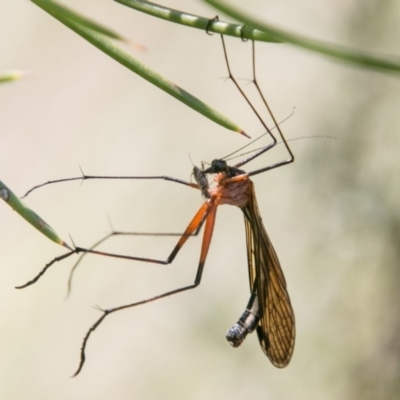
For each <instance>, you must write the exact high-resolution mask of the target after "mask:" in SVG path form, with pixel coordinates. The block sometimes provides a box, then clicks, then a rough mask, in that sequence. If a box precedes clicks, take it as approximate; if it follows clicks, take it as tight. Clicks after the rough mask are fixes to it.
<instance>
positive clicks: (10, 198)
mask: <svg viewBox="0 0 400 400" xmlns="http://www.w3.org/2000/svg"><path fill="white" fill-rule="evenodd" d="M0 198H1V199H2V200H4V201H5V202H6V203H7V204H8V205H9V206H10V207H11V208H12V209H13V210H14V211H15V212H17V213H18V214H19V215H20V216H21V217H22V218H24V219H25V220H26V221H28V222H29V223H30V224H31V225H33V226H34V227H35V228H36V229H37V230H38V231H40V232H41V233H42V234H43V235H45V236H46V237H48V238H49V239H50V240H52V241H53V242H56V243H57V244H60V245H61V246H64V247H66V248H68V249H69V248H70V247H69V246H68V245H67V244H66V243H65V242H64V240H62V239H61V238H60V237H59V236H58V235H57V233H56V232H55V231H54V229H53V228H52V227H51V226H50V225H49V224H48V223H47V222H45V221H44V220H43V219H42V218H40V217H39V215H37V214H36V213H35V212H34V211H33V210H31V209H30V208H29V207H27V206H26V205H25V204H24V203H23V202H22V201H21V200H20V199H19V198H18V196H16V195H15V194H14V192H13V191H12V190H11V189H10V188H9V187H7V186H6V185H5V184H4V183H3V182H1V181H0Z"/></svg>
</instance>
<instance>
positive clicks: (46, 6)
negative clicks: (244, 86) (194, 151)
mask: <svg viewBox="0 0 400 400" xmlns="http://www.w3.org/2000/svg"><path fill="white" fill-rule="evenodd" d="M31 1H32V2H33V3H35V4H36V5H38V6H39V7H41V8H42V9H43V10H45V11H46V12H48V13H49V14H50V15H52V16H53V17H54V18H56V19H57V20H58V21H60V22H61V23H63V24H64V25H66V26H67V27H68V28H70V29H72V30H73V31H74V32H76V33H77V34H78V35H80V36H81V37H83V38H84V39H86V40H87V41H88V42H90V43H91V44H92V45H94V46H95V47H97V48H98V49H99V50H101V51H102V52H104V53H105V54H107V55H108V56H110V57H111V58H113V59H114V60H115V61H117V62H119V63H120V64H122V65H124V66H125V67H126V68H128V69H130V70H131V71H133V72H134V73H136V74H138V75H140V76H141V77H142V78H144V79H146V80H147V81H149V82H150V83H152V84H153V85H155V86H157V87H158V88H160V89H162V90H164V91H165V92H167V93H168V94H170V95H171V96H173V97H175V98H176V99H177V100H179V101H181V102H183V103H184V104H186V105H187V106H189V107H190V108H192V109H194V110H195V111H197V112H199V113H200V114H202V115H204V116H205V117H207V118H209V119H211V120H212V121H214V122H216V123H217V124H219V125H221V126H223V127H225V128H227V129H229V130H232V131H234V132H239V133H241V134H244V135H246V134H245V133H244V131H243V130H242V129H241V128H240V127H239V126H238V125H237V124H235V123H234V122H233V121H231V120H230V119H229V118H227V117H225V116H224V115H222V114H220V113H219V112H218V111H216V110H215V109H213V108H211V107H210V106H208V105H207V104H205V103H204V102H202V101H201V100H199V99H198V98H196V97H194V96H193V95H192V94H190V93H189V92H187V91H186V90H184V89H182V88H180V87H179V86H178V85H176V84H175V83H173V82H170V81H169V80H167V79H166V78H164V77H163V76H162V75H160V74H159V73H157V72H155V71H153V70H151V69H150V68H149V67H147V66H146V65H144V64H142V63H141V62H140V61H138V60H136V59H135V58H134V57H133V56H132V55H131V54H129V53H127V52H125V51H124V50H122V49H121V48H120V47H118V46H117V45H116V44H115V43H114V42H113V41H112V40H110V38H109V37H108V36H109V35H104V34H103V33H101V32H99V29H93V28H92V27H90V25H88V24H87V23H85V24H84V23H82V19H84V17H82V16H79V18H78V19H77V18H75V17H74V18H71V11H70V10H67V11H65V10H66V9H65V8H64V7H63V6H61V5H60V4H57V3H55V2H53V1H49V0H31Z"/></svg>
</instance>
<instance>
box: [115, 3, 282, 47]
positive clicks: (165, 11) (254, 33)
mask: <svg viewBox="0 0 400 400" xmlns="http://www.w3.org/2000/svg"><path fill="white" fill-rule="evenodd" d="M114 1H116V2H117V3H120V4H123V5H125V6H127V7H130V8H133V9H135V10H138V11H141V12H144V13H146V14H149V15H152V16H153V17H157V18H161V19H165V20H167V21H170V22H175V23H177V24H180V25H185V26H189V27H191V28H197V29H201V30H202V31H206V30H207V31H208V32H214V33H220V34H223V35H228V36H235V37H241V38H245V39H253V40H259V41H264V42H280V40H277V39H276V38H275V37H274V36H271V35H270V34H269V33H266V32H262V31H260V30H258V29H253V28H251V27H249V28H247V27H246V29H245V30H243V31H242V28H243V24H240V25H239V24H233V23H229V22H224V21H212V23H210V20H212V18H206V17H200V16H198V15H194V14H189V13H187V12H184V11H180V10H174V9H173V8H168V7H165V6H161V5H158V4H155V3H151V2H150V1H143V0H114Z"/></svg>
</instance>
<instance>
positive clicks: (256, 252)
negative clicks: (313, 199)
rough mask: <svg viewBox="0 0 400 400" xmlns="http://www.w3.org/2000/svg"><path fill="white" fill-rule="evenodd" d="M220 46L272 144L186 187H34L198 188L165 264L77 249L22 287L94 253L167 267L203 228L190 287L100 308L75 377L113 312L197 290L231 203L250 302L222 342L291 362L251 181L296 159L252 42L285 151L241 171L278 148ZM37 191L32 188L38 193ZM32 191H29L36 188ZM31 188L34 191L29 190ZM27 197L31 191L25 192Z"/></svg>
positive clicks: (285, 297)
mask: <svg viewBox="0 0 400 400" xmlns="http://www.w3.org/2000/svg"><path fill="white" fill-rule="evenodd" d="M221 39H222V46H223V51H224V56H225V60H226V65H227V69H228V74H229V78H230V79H231V80H232V82H233V83H234V85H235V86H236V87H237V89H238V90H239V91H240V93H241V94H242V95H243V97H244V98H245V100H246V101H247V103H248V105H249V106H250V107H251V108H252V109H253V111H254V113H255V115H256V116H257V117H258V119H259V120H260V122H261V123H262V125H263V127H264V128H265V130H266V134H268V135H269V137H270V138H271V142H270V143H269V144H268V145H266V146H264V147H261V148H259V149H257V150H255V151H254V152H253V154H251V155H250V156H248V157H247V158H245V159H244V160H242V161H240V162H239V163H237V164H235V165H233V166H229V165H228V164H227V162H226V161H225V160H224V159H216V160H213V161H212V162H211V165H210V166H209V167H208V168H204V167H202V168H198V167H196V166H195V167H194V168H193V176H194V179H195V181H196V183H194V182H187V181H183V180H181V179H177V178H174V177H169V176H140V177H138V176H130V177H116V176H91V175H85V174H83V175H82V176H81V177H78V178H67V179H61V180H58V181H49V182H46V183H44V184H42V185H39V186H37V187H41V186H44V185H46V184H50V183H55V182H61V181H63V182H64V181H68V180H69V181H71V180H78V179H80V180H85V179H133V180H134V179H163V180H167V181H172V182H175V183H179V184H183V185H186V186H189V187H192V188H196V189H198V190H200V191H201V193H202V195H203V197H204V199H205V201H204V203H203V204H202V205H201V207H200V208H199V209H198V211H197V212H196V213H195V215H194V217H193V218H192V220H191V221H190V223H189V224H188V226H187V228H186V229H185V231H184V232H183V234H182V235H180V238H179V240H178V243H177V244H176V246H175V247H174V248H173V250H172V252H171V253H170V255H169V256H168V258H167V259H166V260H158V259H152V258H143V257H135V256H128V255H121V254H114V253H107V252H104V251H98V250H95V246H94V247H92V248H82V247H78V246H77V247H75V248H74V249H72V250H71V251H70V252H68V253H66V254H63V255H61V256H59V257H57V258H55V259H53V260H52V261H51V262H49V263H48V264H47V265H46V266H45V267H44V268H43V269H42V271H41V272H40V273H39V274H38V275H37V276H36V277H35V278H34V279H32V280H31V281H29V282H27V283H26V284H25V285H22V286H19V287H18V288H23V287H26V286H29V285H31V284H33V283H35V282H36V281H37V280H38V279H39V278H40V277H41V276H42V275H43V274H44V273H45V272H46V270H47V269H48V268H50V267H51V266H52V265H53V264H55V263H56V262H59V261H61V260H63V259H66V258H68V257H69V256H71V255H72V254H78V253H82V254H97V255H102V256H109V257H114V258H120V259H128V260H135V261H141V262H149V263H156V264H162V265H166V264H170V263H172V262H173V260H174V259H175V257H176V255H177V254H178V252H179V250H180V249H181V248H182V247H183V245H184V244H185V243H186V241H187V240H188V239H189V238H190V237H191V236H193V235H195V234H197V233H198V232H199V231H200V229H201V228H202V227H203V225H204V233H203V239H202V246H201V251H200V259H199V263H198V267H197V271H196V276H195V279H194V282H193V283H192V284H190V285H187V286H183V287H179V288H177V289H174V290H171V291H168V292H165V293H162V294H160V295H157V296H154V297H151V298H147V299H145V300H141V301H138V302H135V303H131V304H126V305H122V306H119V307H114V308H109V309H102V310H100V311H102V313H103V314H102V315H101V317H100V318H99V319H98V320H97V321H96V322H95V323H94V325H92V327H91V328H90V329H89V330H88V332H87V333H86V336H85V337H84V339H83V344H82V348H81V355H80V363H79V366H78V369H77V371H76V372H75V375H74V376H76V375H77V374H79V373H80V371H81V369H82V367H83V365H84V363H85V359H86V347H87V344H88V340H89V338H90V336H91V334H92V333H93V332H94V330H95V329H97V328H98V327H99V325H100V324H101V323H102V322H103V321H104V319H105V318H106V317H107V316H108V315H110V314H113V313H115V312H117V311H121V310H125V309H128V308H132V307H136V306H139V305H142V304H145V303H150V302H153V301H155V300H159V299H162V298H165V297H168V296H172V295H175V294H178V293H181V292H185V291H188V290H191V289H194V288H196V287H197V286H199V285H200V283H201V278H202V274H203V269H204V265H205V262H206V258H207V254H208V250H209V247H210V244H211V240H212V235H213V229H214V223H215V219H216V214H217V209H218V207H219V206H220V205H223V204H229V205H233V206H236V207H239V208H240V209H241V210H242V212H243V214H244V222H245V230H246V248H247V259H248V269H249V278H250V293H251V295H250V299H249V302H248V304H247V307H246V309H245V311H244V313H243V314H242V316H241V317H240V318H239V320H238V321H237V323H236V324H234V325H233V326H232V327H231V328H230V329H229V330H228V332H227V334H226V338H227V340H228V342H229V343H230V344H231V345H232V346H233V347H238V346H240V345H241V343H242V342H243V341H244V339H245V338H246V336H247V335H248V334H249V333H251V332H253V331H254V330H256V332H257V336H258V339H259V342H260V345H261V348H262V349H263V351H264V353H265V354H266V355H267V356H268V358H269V359H270V360H271V362H272V364H273V365H275V366H276V367H279V368H282V367H285V366H286V365H287V364H288V363H289V362H290V359H291V357H292V354H293V349H294V342H295V318H294V312H293V309H292V306H291V302H290V298H289V294H288V292H287V288H286V281H285V278H284V275H283V272H282V269H281V266H280V263H279V260H278V257H277V255H276V253H275V250H274V248H273V246H272V243H271V241H270V239H269V237H268V235H267V232H266V230H265V228H264V225H263V222H262V218H261V215H260V211H259V209H258V205H257V200H256V195H255V189H254V184H253V182H252V180H251V179H250V177H252V176H254V175H258V174H261V173H263V172H266V171H269V170H272V169H275V168H278V167H281V166H283V165H286V164H289V163H292V162H293V161H294V155H293V153H292V151H291V149H290V148H289V145H288V143H287V141H286V139H285V137H284V135H283V133H282V131H281V129H280V127H279V124H278V123H277V121H276V120H275V117H274V115H273V114H272V111H271V109H270V107H269V105H268V103H267V101H266V99H265V98H264V96H263V94H262V91H261V89H260V87H259V84H258V82H257V79H256V69H255V48H254V42H253V43H252V54H253V60H252V62H253V83H254V85H255V87H256V89H257V92H258V93H259V95H260V97H261V99H262V101H263V103H264V105H265V107H266V108H267V110H268V113H269V115H270V116H271V118H272V121H273V123H274V125H275V127H276V129H277V131H278V135H279V137H280V140H282V143H283V145H284V146H285V148H286V150H287V152H288V155H289V156H288V158H286V159H284V160H282V161H280V162H277V163H274V164H272V165H269V166H266V167H263V168H259V169H256V170H253V171H250V172H245V171H244V170H242V169H241V167H242V166H243V165H245V164H247V163H249V162H250V161H252V160H254V159H255V158H257V157H259V156H261V155H262V154H264V153H266V152H267V151H269V150H271V149H272V148H273V147H275V146H276V144H277V143H278V141H277V139H276V137H275V136H274V135H273V133H272V131H271V129H270V128H268V126H267V125H266V123H265V122H264V121H263V119H262V118H261V117H260V115H259V114H258V112H257V110H256V109H255V108H254V106H253V105H252V103H251V102H250V100H249V99H248V98H247V97H246V95H245V93H244V92H243V90H242V89H241V87H240V85H239V84H238V82H237V80H236V79H235V77H234V76H233V74H232V72H231V69H230V65H229V61H228V56H227V50H226V46H225V41H224V38H223V36H221ZM209 175H213V176H214V182H213V184H212V185H210V184H209V181H208V176H209ZM37 187H35V188H37ZM35 188H33V189H35ZM33 189H32V190H33ZM28 193H29V192H28Z"/></svg>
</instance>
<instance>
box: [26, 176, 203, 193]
mask: <svg viewBox="0 0 400 400" xmlns="http://www.w3.org/2000/svg"><path fill="white" fill-rule="evenodd" d="M89 179H103V180H106V179H114V180H115V179H119V180H129V179H131V180H139V179H142V180H144V179H146V180H152V179H153V180H156V179H159V180H164V181H169V182H175V183H179V184H181V185H185V186H189V187H192V188H194V189H199V185H197V184H196V183H193V182H188V181H184V180H182V179H178V178H174V177H173V176H168V175H150V176H101V175H86V174H84V173H83V172H82V175H81V176H76V177H72V178H63V179H54V180H51V181H47V182H44V183H41V184H39V185H36V186H33V187H32V188H31V189H29V190H28V191H27V192H26V193H25V194H24V195H23V196H22V197H21V199H23V198H24V197H26V196H28V195H29V194H30V193H32V192H33V191H34V190H36V189H39V188H41V187H43V186H47V185H53V184H55V183H62V182H71V181H82V182H83V181H86V180H89Z"/></svg>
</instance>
